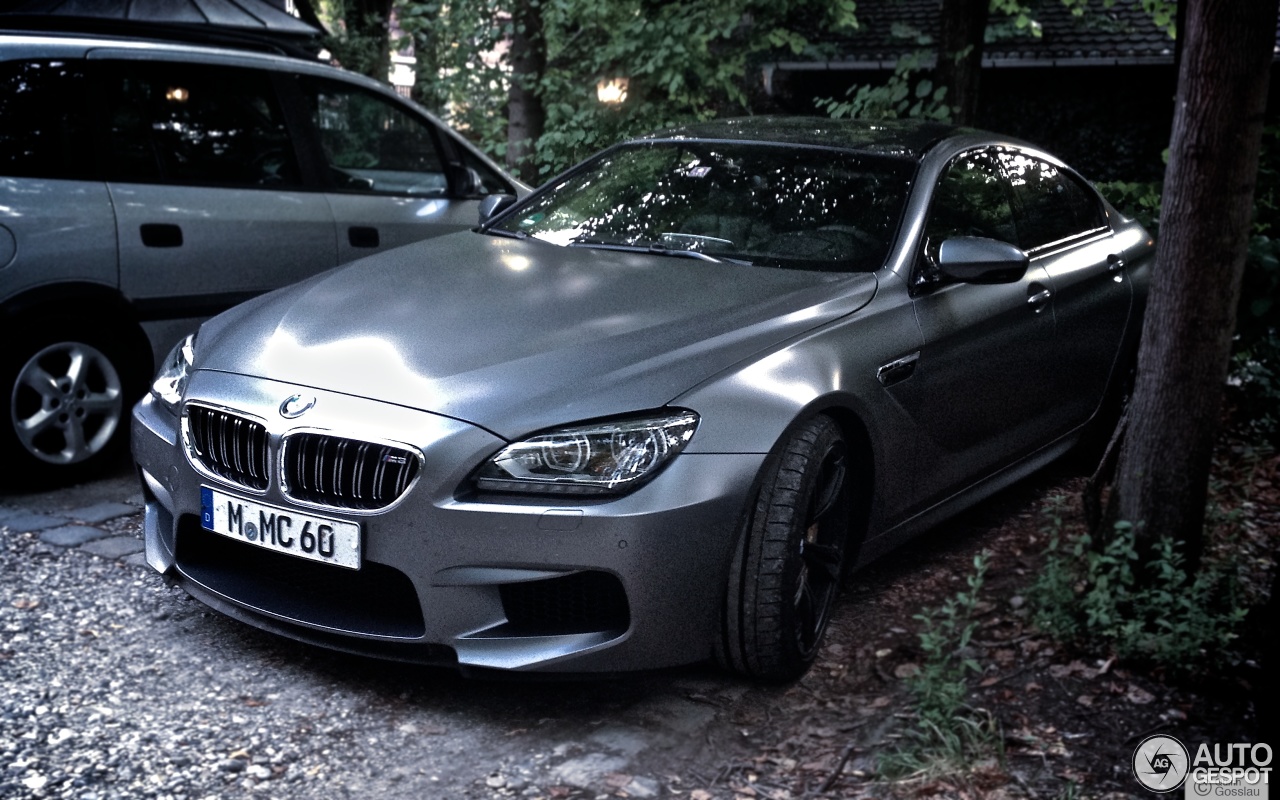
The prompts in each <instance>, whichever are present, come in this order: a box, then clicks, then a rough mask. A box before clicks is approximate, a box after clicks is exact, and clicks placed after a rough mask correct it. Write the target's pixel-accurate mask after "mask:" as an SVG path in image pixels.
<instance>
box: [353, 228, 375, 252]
mask: <svg viewBox="0 0 1280 800" xmlns="http://www.w3.org/2000/svg"><path fill="white" fill-rule="evenodd" d="M347 241H348V242H350V243H351V246H352V247H369V248H372V247H377V246H378V245H379V244H380V242H381V240H380V238H379V236H378V229H377V228H371V227H369V226H366V225H352V226H351V227H350V228H347Z"/></svg>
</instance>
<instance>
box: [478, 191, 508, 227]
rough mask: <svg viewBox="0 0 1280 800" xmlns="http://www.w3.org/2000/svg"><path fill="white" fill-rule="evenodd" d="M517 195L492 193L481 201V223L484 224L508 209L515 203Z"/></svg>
mask: <svg viewBox="0 0 1280 800" xmlns="http://www.w3.org/2000/svg"><path fill="white" fill-rule="evenodd" d="M515 202H516V196H515V195H513V194H491V195H489V196H487V197H485V199H483V200H481V201H480V224H481V225H484V224H486V223H488V222H489V220H491V219H493V218H494V217H496V216H498V215H499V214H501V213H502V212H503V211H506V210H507V209H508V208H511V206H513V205H515Z"/></svg>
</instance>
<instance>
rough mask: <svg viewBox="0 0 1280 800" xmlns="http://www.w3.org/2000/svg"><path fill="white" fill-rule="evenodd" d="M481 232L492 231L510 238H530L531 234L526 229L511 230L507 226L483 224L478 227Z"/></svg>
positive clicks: (494, 233)
mask: <svg viewBox="0 0 1280 800" xmlns="http://www.w3.org/2000/svg"><path fill="white" fill-rule="evenodd" d="M476 230H477V231H479V232H480V233H492V234H493V235H494V236H505V237H507V238H508V239H530V238H532V237H531V236H530V235H529V234H527V233H525V232H524V231H510V230H507V229H506V228H486V227H484V226H483V225H482V226H480V227H479V228H476Z"/></svg>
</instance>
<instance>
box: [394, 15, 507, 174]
mask: <svg viewBox="0 0 1280 800" xmlns="http://www.w3.org/2000/svg"><path fill="white" fill-rule="evenodd" d="M395 11H396V19H397V20H398V21H399V24H400V29H401V30H402V31H403V32H404V34H405V37H406V39H407V41H405V40H401V41H397V42H393V43H392V45H393V47H395V48H396V49H403V48H405V47H406V46H408V45H412V47H413V53H414V57H415V58H416V59H417V64H416V71H417V75H416V83H415V84H414V87H413V99H414V100H416V101H417V102H419V103H421V104H422V105H423V106H425V107H426V108H427V109H429V110H430V111H432V112H434V113H435V114H436V115H438V116H440V117H441V118H443V119H444V120H446V121H447V122H448V123H449V124H450V125H451V126H453V128H454V129H456V130H458V131H459V132H461V133H462V134H463V135H465V136H467V137H468V138H469V139H471V140H472V141H473V142H475V143H476V144H478V145H479V146H480V147H481V148H483V149H484V150H485V151H486V152H488V153H489V155H491V156H493V157H494V158H496V159H498V160H499V161H501V160H502V159H503V158H504V157H505V155H506V147H507V121H506V101H507V76H506V74H505V72H504V70H503V68H502V66H501V64H499V63H498V61H497V59H496V58H494V57H491V56H489V55H488V54H492V53H495V52H496V51H497V48H498V44H499V42H500V41H501V40H502V38H503V35H504V33H505V32H506V31H505V24H504V22H503V20H502V19H501V18H500V16H499V9H498V8H497V7H496V6H495V5H493V4H492V3H491V2H488V1H487V0H451V1H450V2H446V0H431V2H411V1H410V0H397V2H396V5H395Z"/></svg>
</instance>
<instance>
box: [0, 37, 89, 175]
mask: <svg viewBox="0 0 1280 800" xmlns="http://www.w3.org/2000/svg"><path fill="white" fill-rule="evenodd" d="M87 109H88V102H87V92H86V90H85V76H84V70H83V68H82V64H81V62H69V61H8V62H4V63H0V175H11V176H14V177H38V178H69V179H87V178H91V177H93V147H92V142H93V139H92V137H91V136H90V134H89V119H88V111H87Z"/></svg>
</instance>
